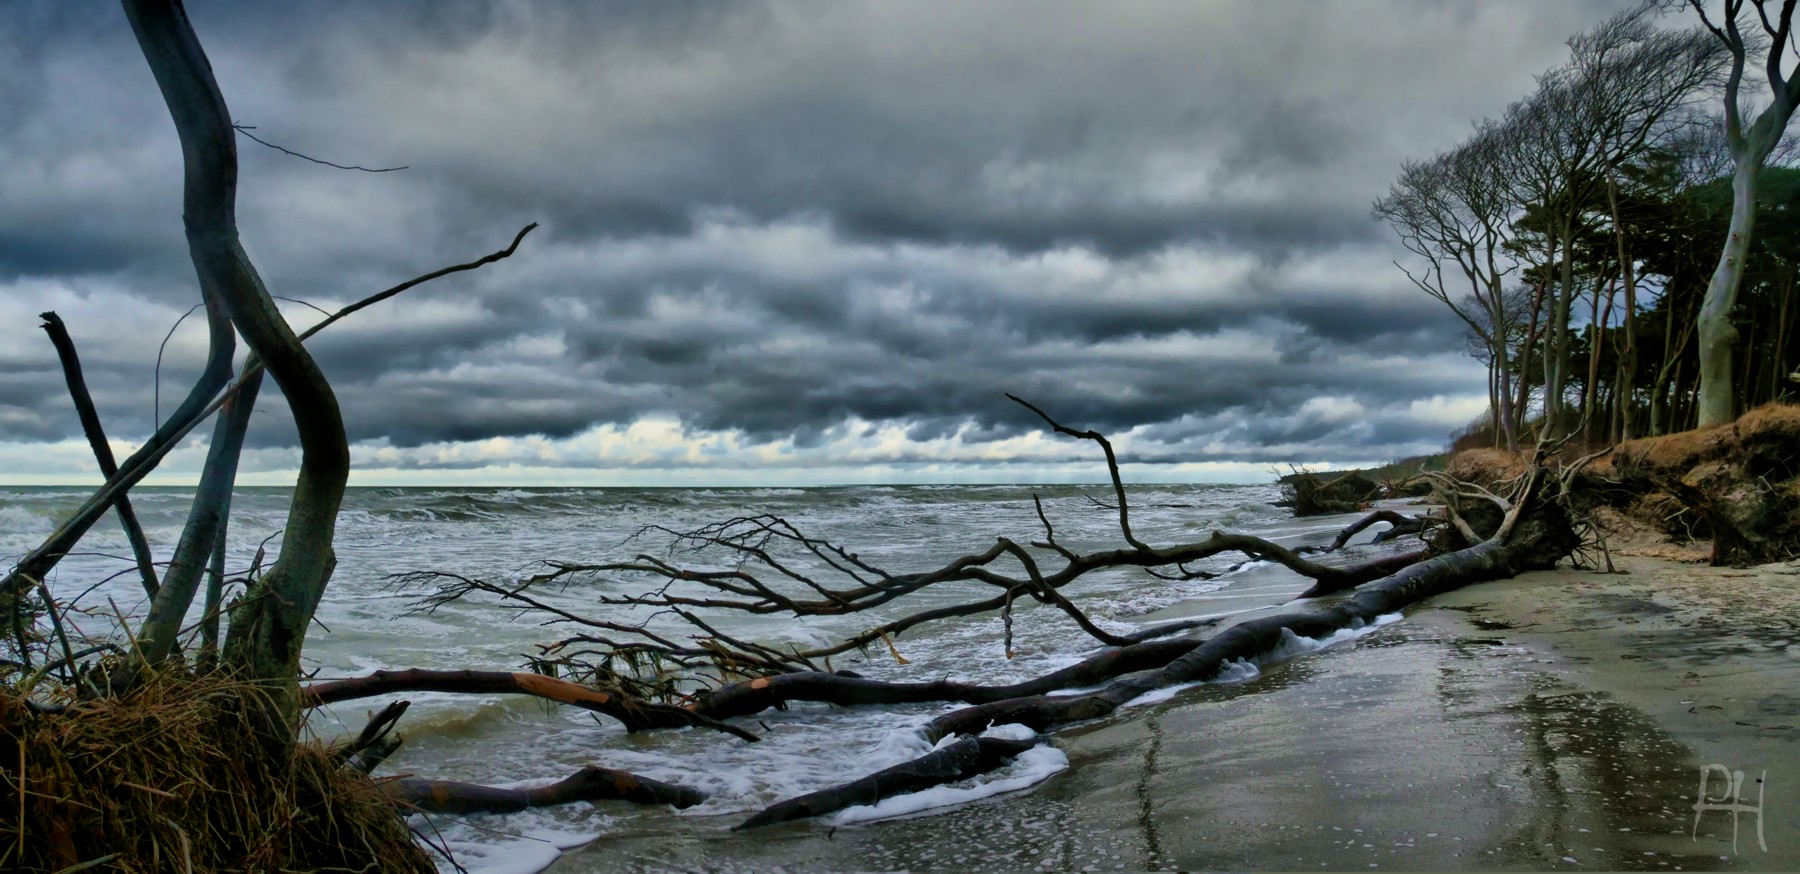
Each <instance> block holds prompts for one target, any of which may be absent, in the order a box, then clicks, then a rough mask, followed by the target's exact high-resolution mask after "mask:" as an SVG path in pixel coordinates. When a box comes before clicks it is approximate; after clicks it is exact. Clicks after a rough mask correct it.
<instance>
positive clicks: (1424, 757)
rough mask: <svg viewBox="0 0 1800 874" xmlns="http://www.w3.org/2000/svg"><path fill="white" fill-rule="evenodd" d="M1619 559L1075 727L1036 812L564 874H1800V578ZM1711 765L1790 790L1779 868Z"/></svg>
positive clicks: (1453, 599)
mask: <svg viewBox="0 0 1800 874" xmlns="http://www.w3.org/2000/svg"><path fill="white" fill-rule="evenodd" d="M1651 551H1652V552H1654V551H1655V550H1651ZM1614 560H1615V563H1616V564H1617V566H1618V568H1619V569H1620V570H1622V571H1624V573H1617V574H1600V573H1596V572H1592V571H1582V570H1573V569H1567V568H1559V569H1556V570H1552V571H1537V572H1531V573H1527V574H1523V575H1521V576H1519V577H1518V578H1515V579H1513V580H1503V581H1498V582H1493V583H1485V584H1481V585H1477V586H1472V587H1469V588H1466V589H1462V590H1459V591H1457V592H1453V593H1450V594H1448V595H1445V596H1441V597H1439V598H1436V599H1434V600H1433V601H1431V602H1428V603H1427V604H1424V605H1421V606H1419V607H1417V608H1415V609H1413V610H1412V611H1411V612H1409V613H1408V614H1407V616H1406V619H1405V621H1402V622H1399V623H1395V624H1393V625H1389V626H1384V627H1382V628H1380V629H1378V630H1377V631H1375V632H1374V633H1371V634H1368V635H1364V636H1362V637H1360V638H1358V639H1356V640H1353V641H1350V642H1347V643H1343V644H1339V645H1336V646H1332V647H1330V648H1328V649H1326V650H1324V651H1322V652H1319V653H1313V654H1309V655H1305V656H1301V657H1298V658H1295V659H1291V660H1288V661H1285V662H1282V663H1279V664H1274V665H1270V666H1268V667H1267V668H1265V669H1264V671H1263V673H1262V675H1261V676H1260V677H1259V678H1257V679H1255V680H1253V681H1251V682H1247V683H1240V684H1216V685H1209V686H1201V687H1196V688H1192V689H1187V690H1183V691H1181V692H1179V693H1177V694H1176V695H1174V696H1173V697H1172V698H1171V699H1169V700H1167V701H1164V702H1160V703H1157V704H1153V705H1145V706H1141V707H1134V708H1131V709H1130V710H1127V711H1124V712H1123V713H1122V714H1120V715H1116V716H1115V717H1113V718H1110V719H1106V720H1102V721H1099V722H1096V723H1093V724H1089V725H1083V726H1079V727H1076V728H1074V729H1071V730H1069V731H1065V732H1063V733H1061V734H1059V735H1057V736H1056V741H1055V743H1056V745H1057V746H1058V747H1059V748H1060V749H1062V750H1063V751H1064V752H1065V753H1066V754H1067V756H1068V758H1069V760H1070V768H1069V770H1068V771H1066V772H1064V773H1062V774H1059V775H1057V776H1055V777H1052V778H1051V779H1050V780H1048V781H1046V782H1044V783H1041V784H1039V785H1037V786H1035V787H1033V788H1031V789H1030V790H1027V791H1024V792H1020V793H1015V794H1011V795H1002V796H995V797H992V798H988V799H983V800H981V801H978V802H975V803H972V804H968V805H964V806H962V807H956V808H949V809H946V810H940V811H932V812H926V813H922V814H918V815H914V816H911V817H907V818H902V819H897V820H889V821H884V822H878V823H872V824H867V825H856V826H839V827H833V826H831V825H829V824H826V823H794V824H790V825H784V826H776V827H771V828H768V829H762V830H759V831H758V832H756V833H753V834H733V833H731V832H729V831H727V829H728V828H729V826H730V825H732V824H734V823H735V820H736V819H737V818H735V817H711V818H702V817H659V818H657V820H660V821H652V820H649V819H637V820H636V821H635V822H633V823H632V824H631V825H630V826H628V827H627V828H626V829H625V830H623V831H622V832H621V833H618V834H613V835H606V836H603V837H601V838H600V839H598V840H596V841H594V842H593V843H591V844H588V845H585V846H583V847H580V848H573V849H570V850H568V851H566V852H565V853H564V854H563V856H562V857H561V858H560V859H558V860H557V862H556V863H554V864H553V865H552V866H551V867H550V868H549V869H548V870H549V871H551V872H583V871H601V870H620V869H625V870H644V871H656V870H690V869H701V870H768V869H782V870H792V871H811V870H821V871H822V870H893V869H900V868H909V869H968V868H982V869H997V870H1034V869H1037V870H1047V869H1056V870H1081V869H1089V868H1091V869H1092V870H1153V869H1176V868H1179V869H1226V868H1231V869H1243V868H1254V869H1279V870H1295V869H1312V870H1321V869H1323V870H1344V869H1351V868H1354V869H1358V870H1372V869H1373V870H1379V869H1383V868H1389V869H1392V868H1398V869H1405V870H1414V869H1431V868H1454V869H1482V870H1509V869H1560V870H1582V869H1588V870H1593V869H1603V870H1612V869H1631V870H1665V871H1666V870H1689V871H1692V870H1781V869H1791V868H1793V867H1795V866H1796V864H1800V772H1797V771H1796V770H1795V769H1793V768H1791V766H1790V765H1789V764H1788V763H1790V762H1800V732H1796V731H1794V730H1793V727H1794V726H1797V725H1800V696H1795V695H1793V694H1791V692H1792V690H1796V689H1800V564H1796V563H1789V564H1785V565H1768V566H1764V567H1761V568H1752V569H1749V570H1736V569H1731V568H1711V567H1704V566H1696V565H1692V564H1687V563H1684V562H1680V561H1675V560H1671V559H1669V558H1666V557H1658V556H1655V555H1643V554H1631V553H1625V554H1621V553H1619V552H1615V553H1614ZM1784 691H1785V692H1787V693H1788V694H1784ZM1709 764H1720V765H1724V766H1726V768H1728V769H1731V770H1741V771H1743V772H1745V773H1746V774H1747V780H1746V782H1747V784H1748V785H1749V787H1750V788H1747V789H1746V790H1745V792H1744V797H1742V798H1741V799H1740V800H1742V801H1745V802H1748V803H1750V804H1755V803H1756V797H1755V795H1754V794H1753V793H1754V792H1755V780H1756V779H1757V777H1758V776H1759V775H1760V774H1761V772H1763V771H1765V770H1766V771H1767V774H1768V783H1767V784H1766V785H1765V786H1764V787H1763V796H1762V810H1763V812H1764V814H1763V815H1764V817H1765V819H1764V821H1763V840H1764V842H1765V844H1766V846H1767V851H1766V852H1765V851H1763V850H1762V849H1761V848H1760V847H1759V846H1758V843H1757V835H1756V816H1755V815H1754V814H1749V813H1743V814H1740V816H1739V829H1740V830H1739V834H1738V841H1737V849H1736V851H1735V852H1734V851H1733V849H1732V846H1731V842H1732V834H1731V818H1730V815H1729V814H1728V813H1724V812H1718V811H1712V812H1706V813H1705V814H1704V815H1703V817H1702V820H1701V825H1700V828H1699V830H1698V840H1695V839H1693V838H1691V837H1690V830H1691V828H1692V826H1693V823H1694V816H1695V813H1694V810H1693V805H1694V801H1695V794H1696V790H1697V788H1698V786H1699V776H1700V769H1701V767H1702V766H1705V765H1709ZM1712 780H1713V782H1712V784H1711V788H1710V789H1709V793H1710V794H1712V796H1713V797H1715V798H1716V797H1718V796H1719V795H1721V794H1723V793H1722V792H1721V787H1722V786H1723V784H1722V783H1721V782H1719V780H1718V778H1717V776H1714V777H1713V778H1712ZM626 832H629V833H626Z"/></svg>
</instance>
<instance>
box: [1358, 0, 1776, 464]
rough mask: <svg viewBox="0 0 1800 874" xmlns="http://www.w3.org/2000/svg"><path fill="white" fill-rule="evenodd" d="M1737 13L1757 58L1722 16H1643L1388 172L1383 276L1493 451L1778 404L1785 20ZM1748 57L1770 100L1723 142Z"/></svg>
mask: <svg viewBox="0 0 1800 874" xmlns="http://www.w3.org/2000/svg"><path fill="white" fill-rule="evenodd" d="M1751 2H1752V3H1754V8H1755V11H1756V12H1758V13H1761V14H1762V17H1761V18H1760V19H1759V20H1760V22H1761V23H1762V24H1764V25H1766V29H1767V37H1768V38H1767V39H1765V40H1760V41H1759V40H1757V39H1752V38H1750V36H1749V35H1747V34H1746V32H1745V31H1744V30H1740V29H1739V28H1738V27H1737V26H1736V24H1735V22H1736V21H1737V18H1738V16H1739V15H1740V14H1743V13H1744V12H1745V9H1744V5H1745V4H1744V3H1743V2H1742V0H1731V2H1727V3H1726V4H1725V7H1726V8H1725V10H1724V11H1725V20H1727V21H1730V22H1733V24H1732V26H1730V27H1728V28H1727V27H1723V26H1714V23H1713V21H1714V19H1713V18H1709V17H1707V16H1706V14H1705V11H1704V10H1703V9H1702V8H1701V7H1700V6H1699V5H1698V4H1696V6H1695V9H1696V10H1698V11H1700V12H1701V13H1702V14H1701V19H1702V25H1701V26H1699V27H1694V28H1691V29H1680V28H1673V27H1668V26H1666V25H1667V23H1668V22H1666V21H1661V20H1659V19H1658V16H1657V13H1658V12H1659V11H1661V9H1662V7H1663V6H1666V5H1668V4H1657V3H1651V4H1646V5H1645V6H1643V7H1640V8H1638V9H1636V10H1633V11H1630V12H1627V13H1623V14H1620V15H1617V16H1614V17H1613V18H1611V19H1608V20H1606V21H1604V22H1602V23H1601V24H1599V25H1598V26H1596V27H1595V28H1593V29H1592V30H1589V31H1587V32H1584V33H1582V34H1578V35H1577V36H1575V37H1573V38H1571V39H1570V40H1569V47H1570V54H1569V58H1568V59H1567V60H1566V61H1565V62H1564V63H1562V64H1561V65H1559V66H1557V67H1555V68H1553V69H1551V70H1549V71H1547V72H1545V73H1544V74H1542V75H1541V76H1539V77H1538V79H1537V87H1536V88H1535V90H1534V91H1533V92H1532V93H1531V94H1529V95H1527V96H1526V97H1525V98H1524V99H1522V100H1520V101H1518V102H1516V103H1514V104H1512V105H1511V106H1509V107H1508V108H1507V110H1506V112H1505V113H1504V114H1502V116H1501V117H1500V118H1498V119H1487V120H1483V121H1481V122H1479V123H1477V124H1476V125H1475V129H1474V131H1473V132H1472V133H1471V135H1470V136H1469V137H1468V138H1467V139H1465V140H1464V141H1463V142H1461V143H1459V144H1458V145H1457V146H1456V147H1454V148H1452V149H1450V150H1448V151H1446V152H1443V153H1441V154H1439V155H1436V156H1434V157H1432V158H1429V159H1425V160H1418V161H1409V162H1407V163H1406V164H1404V165H1403V166H1402V168H1401V171H1400V174H1399V176H1398V178H1397V179H1396V180H1395V181H1394V183H1393V185H1392V187H1391V188H1390V189H1389V191H1388V193H1387V195H1386V196H1384V197H1382V198H1381V199H1379V200H1377V201H1376V202H1375V205H1374V208H1373V213H1374V215H1375V216H1376V217H1377V218H1379V219H1382V220H1384V221H1386V222H1388V223H1389V224H1390V225H1391V226H1392V227H1393V229H1394V231H1395V232H1396V233H1397V234H1398V236H1399V238H1400V240H1401V242H1402V244H1403V245H1404V246H1405V248H1406V249H1407V250H1408V252H1410V253H1411V254H1412V255H1413V256H1414V258H1412V259H1411V260H1410V261H1409V263H1404V264H1401V265H1400V267H1401V269H1402V270H1403V271H1404V273H1405V275H1406V276H1407V277H1408V279H1410V280H1411V281H1412V282H1413V283H1414V284H1415V285H1416V286H1418V287H1419V288H1420V289H1421V290H1423V291H1424V292H1426V293H1427V294H1429V295H1431V296H1432V297H1434V298H1436V299H1437V300H1439V301H1441V302H1443V303H1444V304H1445V305H1447V306H1448V307H1449V308H1450V309H1451V310H1452V311H1453V312H1455V313H1456V314H1457V316H1459V317H1460V318H1461V319H1462V320H1463V322H1464V323H1465V325H1466V328H1467V336H1468V338H1469V346H1470V351H1471V353H1472V354H1474V355H1475V356H1476V357H1477V358H1478V359H1479V360H1481V361H1482V362H1483V363H1485V364H1486V365H1487V368H1488V375H1489V380H1488V388H1489V392H1488V395H1489V404H1488V413H1487V415H1486V416H1485V418H1484V421H1483V422H1482V423H1481V426H1482V428H1483V430H1485V431H1489V432H1491V434H1492V437H1493V441H1494V444H1495V445H1497V446H1504V447H1507V448H1509V449H1517V448H1518V447H1519V445H1520V444H1521V443H1530V442H1535V441H1536V440H1542V439H1545V438H1555V437H1560V436H1564V435H1566V434H1569V433H1572V432H1574V431H1576V430H1580V431H1582V434H1581V436H1582V437H1583V438H1584V439H1585V440H1586V441H1588V442H1591V443H1601V442H1613V441H1618V440H1623V439H1630V438H1632V437H1637V436H1645V435H1653V434H1661V433H1667V432H1670V431H1677V430H1683V429H1686V428H1691V427H1694V426H1696V425H1706V424H1717V423H1719V422H1721V421H1730V420H1731V419H1732V418H1734V417H1735V415H1736V414H1737V413H1739V412H1741V411H1743V410H1745V409H1748V408H1750V407H1754V406H1757V405H1759V404H1762V403H1765V402H1768V401H1771V400H1777V399H1783V398H1788V397H1792V396H1794V395H1795V394H1796V393H1797V392H1800V381H1796V379H1795V378H1794V377H1792V376H1791V375H1790V373H1791V372H1795V371H1796V367H1795V365H1800V341H1797V340H1796V338H1795V334H1796V331H1795V330H1794V322H1795V321H1796V309H1797V307H1796V305H1795V301H1794V274H1795V269H1796V266H1797V265H1796V258H1797V257H1800V236H1797V233H1800V224H1796V217H1797V216H1796V198H1800V169H1796V168H1795V167H1793V166H1789V164H1790V160H1791V159H1792V158H1793V156H1794V150H1793V149H1791V148H1789V147H1788V143H1787V142H1786V141H1785V140H1783V139H1782V137H1781V134H1782V131H1783V128H1784V127H1785V125H1786V120H1787V117H1788V115H1790V114H1791V112H1792V108H1791V106H1784V105H1783V102H1782V101H1783V99H1785V98H1784V95H1785V91H1786V86H1787V84H1788V83H1787V82H1786V81H1785V80H1783V79H1782V78H1781V75H1780V68H1781V62H1782V61H1783V60H1784V53H1783V50H1782V46H1785V45H1786V44H1787V35H1788V34H1787V28H1788V22H1789V21H1790V20H1791V17H1792V13H1793V6H1794V4H1792V3H1787V4H1785V5H1784V6H1783V8H1782V9H1780V10H1779V11H1777V12H1773V13H1772V14H1773V16H1774V17H1770V14H1771V13H1770V12H1769V11H1768V10H1764V9H1763V8H1762V4H1760V3H1755V0H1751ZM1758 51H1766V52H1767V53H1768V58H1769V64H1768V69H1767V71H1766V72H1767V74H1768V76H1769V77H1770V87H1771V88H1772V89H1773V91H1774V93H1775V98H1774V99H1773V100H1772V101H1770V103H1769V105H1768V106H1767V107H1766V108H1765V109H1764V110H1763V111H1762V112H1761V113H1759V114H1758V116H1757V118H1758V120H1757V121H1756V122H1755V123H1754V124H1753V125H1751V126H1750V127H1749V128H1745V127H1744V126H1743V125H1742V124H1741V122H1740V119H1741V118H1742V117H1743V115H1744V109H1743V107H1741V106H1740V105H1739V104H1740V103H1741V102H1742V101H1743V99H1744V94H1743V93H1742V89H1741V87H1740V86H1741V83H1742V81H1743V77H1744V73H1745V67H1746V58H1747V57H1750V56H1753V55H1755V54H1756V53H1757V52H1758ZM1720 106H1724V107H1725V108H1726V111H1725V112H1724V113H1723V114H1719V113H1718V112H1716V111H1715V108H1717V107H1720ZM1765 145H1766V146H1767V148H1764V146H1765ZM1746 170H1748V172H1746ZM1746 177H1748V178H1746ZM1752 222H1754V225H1753V227H1754V233H1752ZM1715 312H1717V313H1723V314H1724V315H1723V321H1722V322H1718V321H1716V320H1715V321H1709V319H1712V318H1713V316H1712V314H1713V313H1715ZM1709 354H1713V355H1722V356H1724V357H1723V358H1722V359H1721V360H1722V361H1724V362H1727V363H1728V365H1729V366H1728V367H1726V368H1724V369H1723V372H1721V369H1720V367H1717V366H1712V365H1709V364H1708V361H1709V359H1708V357H1707V356H1708V355H1709ZM1712 364H1714V365H1716V364H1717V362H1713V363H1712ZM1720 398H1723V401H1721V400H1719V399H1720ZM1709 399H1710V400H1709ZM1719 409H1723V410H1725V411H1726V412H1724V413H1723V414H1721V413H1719V412H1718V410H1719Z"/></svg>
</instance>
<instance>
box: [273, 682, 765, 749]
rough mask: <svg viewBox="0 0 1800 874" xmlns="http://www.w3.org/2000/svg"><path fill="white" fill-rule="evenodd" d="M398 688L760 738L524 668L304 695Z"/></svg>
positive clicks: (308, 699)
mask: <svg viewBox="0 0 1800 874" xmlns="http://www.w3.org/2000/svg"><path fill="white" fill-rule="evenodd" d="M396 692H454V693H463V694H484V693H486V694H503V695H534V696H536V697H539V698H543V699H545V700H549V701H555V702H558V703H561V704H568V705H570V706H572V707H579V708H581V709H583V710H591V711H593V712H595V713H604V714H606V715H607V716H610V717H612V718H614V719H616V720H618V721H619V723H620V724H622V725H624V726H625V730H626V731H644V730H647V729H654V728H681V727H685V726H701V727H705V728H711V729H716V730H718V731H723V732H726V733H727V734H732V735H735V736H737V737H740V738H743V739H744V740H748V741H755V740H759V738H758V737H757V736H756V735H754V734H752V733H750V732H748V731H745V730H744V729H741V728H738V727H737V726H735V725H728V724H726V723H723V722H720V721H718V720H717V719H713V718H712V717H710V716H707V715H705V714H701V713H695V712H693V711H691V710H687V709H684V708H681V707H675V706H673V705H669V704H658V703H655V702H650V701H638V700H635V699H632V698H628V697H626V696H624V695H620V694H617V693H614V692H607V691H604V690H601V689H593V688H589V687H587V686H583V685H581V684H579V683H571V682H569V681H568V680H559V679H557V678H555V677H546V676H544V675H542V674H533V673H528V672H523V671H519V672H513V671H433V670H425V669H421V668H413V669H410V670H403V671H376V672H375V673H373V674H369V675H368V676H365V677H347V678H344V679H341V680H325V681H322V682H318V683H313V684H311V685H309V686H306V687H305V688H304V689H303V690H302V691H301V693H300V694H301V701H302V704H303V705H304V706H306V707H318V706H321V705H325V704H335V703H337V702H339V701H351V700H355V699H357V698H372V697H374V696H377V695H391V694H394V693H396Z"/></svg>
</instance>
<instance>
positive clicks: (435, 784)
mask: <svg viewBox="0 0 1800 874" xmlns="http://www.w3.org/2000/svg"><path fill="white" fill-rule="evenodd" d="M381 788H382V791H384V792H386V793H387V795H388V797H389V798H392V799H394V800H395V801H397V802H399V803H401V804H403V805H406V806H408V807H411V808H413V809H415V810H420V811H424V812H426V813H454V814H463V813H514V812H517V811H520V810H526V809H528V808H532V807H552V806H555V805H558V804H569V803H571V802H575V801H629V802H631V803H633V804H667V805H671V806H673V807H679V808H686V807H693V806H694V805H696V804H699V803H700V802H702V801H705V800H706V794H705V793H703V792H701V791H700V790H698V789H690V788H688V787H686V786H676V785H674V784H671V783H663V782H660V781H657V780H651V779H649V778H647V777H639V776H638V775H636V774H633V773H630V772H628V771H615V770H613V769H611V768H602V767H599V766H597V765H589V766H587V767H585V768H582V769H581V770H579V771H576V772H575V773H573V774H571V775H569V776H568V777H565V778H563V779H562V780H558V781H557V782H555V783H551V784H550V785H548V786H537V787H534V788H531V789H501V788H498V787H495V786H482V785H480V784H477V783H458V782H456V781H454V780H426V779H423V778H420V777H402V778H400V779H398V780H389V781H387V782H385V783H382V784H381Z"/></svg>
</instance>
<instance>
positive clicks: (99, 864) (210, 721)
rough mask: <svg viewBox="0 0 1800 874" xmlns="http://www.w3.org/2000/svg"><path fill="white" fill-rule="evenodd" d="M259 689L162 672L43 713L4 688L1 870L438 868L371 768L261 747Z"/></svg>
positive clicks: (309, 752)
mask: <svg viewBox="0 0 1800 874" xmlns="http://www.w3.org/2000/svg"><path fill="white" fill-rule="evenodd" d="M258 694H259V691H258V690H257V689H256V688H255V687H253V686H249V685H247V684H243V683H233V682H229V681H224V680H219V679H196V678H193V677H182V676H163V677H158V678H155V679H153V680H151V681H149V682H146V683H144V684H143V685H142V686H141V687H140V688H138V689H137V690H135V691H134V692H132V693H130V694H128V695H126V696H123V697H121V698H118V699H104V700H97V701H91V702H83V703H79V704H76V705H73V706H70V707H69V708H68V709H67V710H66V711H64V712H61V713H38V712H34V711H33V710H32V709H30V708H29V707H27V706H26V704H25V702H24V701H22V700H21V699H20V698H18V697H17V696H16V695H15V694H13V693H12V692H11V691H10V690H0V784H3V785H0V791H4V792H5V793H6V794H7V795H9V796H11V797H9V798H8V799H7V802H6V803H5V804H3V805H0V809H3V810H6V811H8V812H9V813H7V814H0V870H23V871H63V870H70V869H72V868H75V869H77V870H80V869H91V870H109V871H220V870H257V871H274V870H316V871H326V870H338V871H344V870H352V871H433V870H434V867H433V865H432V863H431V861H430V859H429V858H428V857H427V856H426V855H425V853H424V852H423V851H422V850H420V849H419V847H418V846H417V845H416V844H414V843H413V841H412V836H411V834H410V833H409V832H408V831H407V828H406V826H405V823H404V821H403V820H402V819H401V818H400V816H399V815H398V814H397V812H396V810H395V808H394V806H393V803H392V802H390V801H388V800H387V798H386V797H385V796H383V794H382V793H381V790H380V788H379V787H377V786H376V785H375V783H374V782H372V781H371V780H369V779H368V778H367V777H364V776H362V775H361V774H358V773H356V772H354V771H349V770H347V769H345V768H343V767H341V766H340V765H338V764H337V763H336V761H334V759H333V758H332V756H331V754H330V753H329V752H328V751H327V750H325V749H324V748H323V747H321V746H319V745H317V744H301V745H300V746H299V747H298V748H297V749H296V750H295V752H294V754H293V755H292V757H291V758H289V759H287V760H286V761H277V760H274V759H273V758H272V757H270V756H268V755H265V754H263V753H262V752H261V748H260V747H259V746H257V745H256V744H255V742H254V737H255V734H254V732H253V725H252V719H253V717H252V716H251V714H253V713H255V712H256V711H257V708H256V707H253V706H250V704H251V703H252V699H253V698H254V696H257V695H258ZM77 866H80V868H77Z"/></svg>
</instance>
